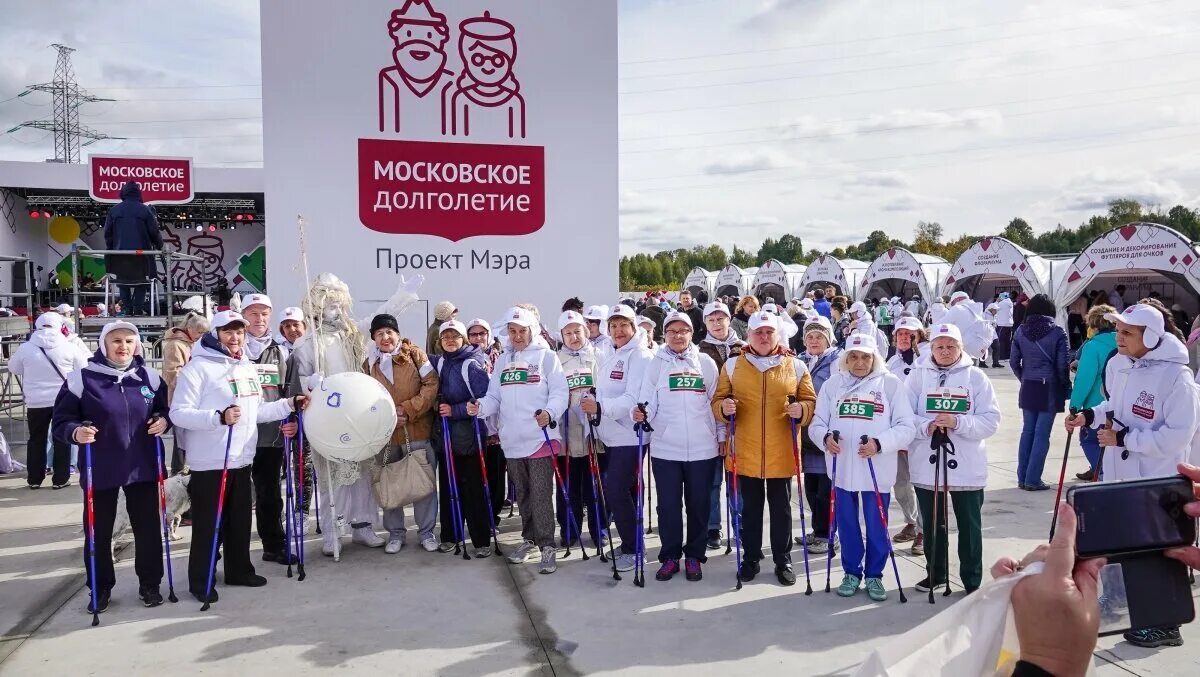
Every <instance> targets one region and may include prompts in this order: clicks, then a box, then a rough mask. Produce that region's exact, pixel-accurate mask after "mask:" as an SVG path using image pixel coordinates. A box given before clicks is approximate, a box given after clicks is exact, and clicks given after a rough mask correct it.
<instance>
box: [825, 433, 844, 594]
mask: <svg viewBox="0 0 1200 677" xmlns="http://www.w3.org/2000/svg"><path fill="white" fill-rule="evenodd" d="M829 434H830V435H833V441H834V442H837V443H839V444H841V439H842V431H840V430H835V431H833V432H831V433H829ZM837 459H838V454H833V476H832V477H830V479H829V484H830V487H829V550H827V551H826V552H828V553H829V554H828V555H826V557H825V592H829V578H830V575H831V572H832V571H833V544H834V543H835V541H834V537H835V536H837V522H835V521H834V514H833V507H834V506H835V505H836V504H837Z"/></svg>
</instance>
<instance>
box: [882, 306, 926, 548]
mask: <svg viewBox="0 0 1200 677" xmlns="http://www.w3.org/2000/svg"><path fill="white" fill-rule="evenodd" d="M893 336H894V338H895V339H896V354H895V355H892V357H891V359H889V360H888V361H887V369H888V371H890V372H892V373H893V374H895V375H896V377H897V378H899V379H900V380H901V381H904V380H907V379H908V375H909V373H910V372H912V369H913V365H914V364H915V363H916V361H917V358H919V357H921V354H922V353H923V352H925V351H926V350H927V349H928V347H929V346H928V344H927V343H926V337H927V336H928V334H927V332H926V331H925V325H923V324H921V321H920V320H918V319H917V318H915V317H911V316H906V317H901V318H899V319H897V320H896V329H895V332H894V333H893ZM911 451H914V448H913V446H912V445H909V447H907V448H905V449H901V450H900V454H899V456H897V458H896V484H895V486H893V487H892V495H893V496H895V497H896V502H897V503H899V504H900V511H901V512H902V513H903V514H904V528H903V529H901V530H900V531H899V533H897V534H896V535H895V536H893V537H892V542H893V543H908V542H909V541H912V554H914V555H917V556H918V557H919V556H921V555H924V554H925V531H924V530H923V529H922V527H921V512H920V509H919V508H918V507H917V494H916V492H915V491H914V490H913V484H912V474H911V473H910V471H909V463H910V462H911V459H910V457H909V452H911ZM916 451H919V452H920V453H918V454H917V457H918V458H919V457H920V455H921V453H924V450H923V449H922V450H916Z"/></svg>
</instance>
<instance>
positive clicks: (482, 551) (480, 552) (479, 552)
mask: <svg viewBox="0 0 1200 677" xmlns="http://www.w3.org/2000/svg"><path fill="white" fill-rule="evenodd" d="M491 556H492V546H490V545H489V546H488V547H486V548H475V557H477V558H483V557H491Z"/></svg>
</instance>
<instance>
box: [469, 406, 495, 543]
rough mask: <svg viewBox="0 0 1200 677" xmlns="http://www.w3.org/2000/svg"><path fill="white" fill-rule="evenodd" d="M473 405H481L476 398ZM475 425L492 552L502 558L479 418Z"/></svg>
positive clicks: (474, 420)
mask: <svg viewBox="0 0 1200 677" xmlns="http://www.w3.org/2000/svg"><path fill="white" fill-rule="evenodd" d="M471 404H475V405H477V404H479V403H478V402H477V401H476V400H475V399H474V398H472V399H471ZM471 420H472V421H473V422H474V423H475V446H477V447H479V470H480V472H482V473H483V496H484V500H486V501H487V516H488V526H490V527H491V528H492V550H493V551H495V553H496V556H497V557H499V556H500V536H499V534H497V533H496V516H495V515H493V514H492V485H491V484H489V483H488V469H487V460H486V459H484V458H483V432H482V431H481V430H480V429H479V417H478V416H472V417H471Z"/></svg>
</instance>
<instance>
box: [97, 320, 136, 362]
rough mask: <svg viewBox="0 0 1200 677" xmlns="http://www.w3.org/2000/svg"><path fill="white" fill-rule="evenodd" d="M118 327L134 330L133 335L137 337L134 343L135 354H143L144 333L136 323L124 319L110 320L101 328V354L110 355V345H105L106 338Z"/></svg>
mask: <svg viewBox="0 0 1200 677" xmlns="http://www.w3.org/2000/svg"><path fill="white" fill-rule="evenodd" d="M118 329H124V330H126V331H131V332H133V337H134V338H135V339H137V341H136V342H135V343H134V345H133V354H134V355H138V356H140V355H141V354H142V333H141V332H139V331H138V328H137V326H136V325H134V324H132V323H129V322H126V321H124V320H116V321H113V322H109V323H108V324H106V325H104V327H103V328H102V329H101V330H100V354H101V355H103V356H105V357H108V347H107V346H105V345H104V339H106V338H107V337H108V335H109V334H110V333H112V332H114V331H116V330H118Z"/></svg>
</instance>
